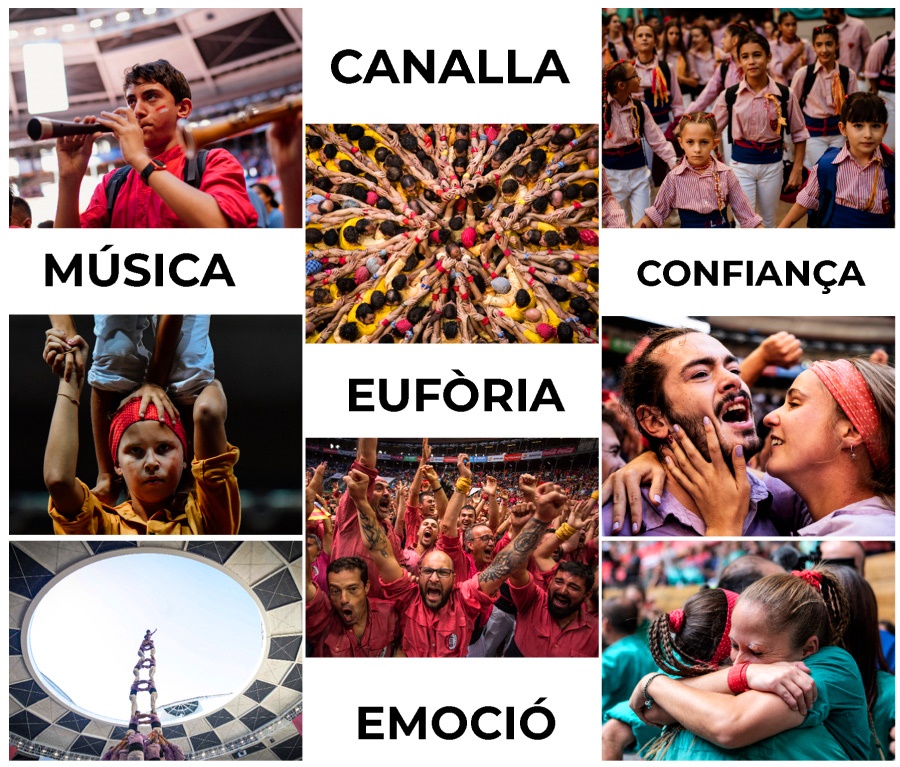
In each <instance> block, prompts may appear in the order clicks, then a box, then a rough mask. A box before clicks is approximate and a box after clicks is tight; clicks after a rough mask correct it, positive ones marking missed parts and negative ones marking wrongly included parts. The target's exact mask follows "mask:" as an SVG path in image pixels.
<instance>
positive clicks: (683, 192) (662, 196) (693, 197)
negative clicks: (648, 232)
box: [644, 157, 762, 229]
mask: <svg viewBox="0 0 900 767" xmlns="http://www.w3.org/2000/svg"><path fill="white" fill-rule="evenodd" d="M710 159H711V161H712V162H711V163H710V164H709V166H708V167H706V168H704V169H703V170H700V171H698V170H695V169H694V168H692V167H691V164H690V163H689V162H688V159H687V157H683V158H682V159H681V162H680V163H679V164H678V165H677V166H676V167H675V168H674V169H673V170H672V171H671V172H670V173H669V175H667V176H666V178H665V180H664V181H663V182H662V186H660V188H659V193H658V194H657V195H656V201H655V203H654V204H653V206H652V207H650V208H647V210H645V211H644V212H645V213H646V214H647V216H648V217H649V218H650V220H651V221H652V222H653V223H654V224H656V226H658V227H661V226H662V225H663V224H664V223H665V221H666V219H667V218H668V217H669V214H670V213H671V212H672V209H673V208H679V209H685V210H693V211H695V212H697V213H712V212H714V211H716V210H721V209H722V208H723V207H725V206H726V205H730V206H731V209H732V210H733V211H734V215H735V217H736V218H737V220H738V221H740V222H741V226H742V227H743V228H744V229H753V228H755V227H757V226H759V225H760V224H761V223H762V216H760V215H757V214H756V213H754V211H753V207H752V206H751V205H750V200H748V199H747V195H746V194H745V192H744V190H743V189H742V188H741V185H740V183H739V182H738V180H737V177H736V176H735V175H734V171H732V170H731V168H729V167H728V166H727V165H725V163H723V162H720V161H719V160H717V159H716V158H715V157H711V158H710ZM716 174H718V177H719V193H718V194H716Z"/></svg>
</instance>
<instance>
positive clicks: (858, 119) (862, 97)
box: [841, 91, 888, 125]
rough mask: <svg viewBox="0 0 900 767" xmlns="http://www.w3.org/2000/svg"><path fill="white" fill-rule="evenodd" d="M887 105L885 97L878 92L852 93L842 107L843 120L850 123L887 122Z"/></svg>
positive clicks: (845, 123)
mask: <svg viewBox="0 0 900 767" xmlns="http://www.w3.org/2000/svg"><path fill="white" fill-rule="evenodd" d="M887 119H888V114H887V107H886V106H885V105H884V99H882V98H881V96H879V95H878V94H876V93H868V92H866V93H863V92H862V91H859V92H858V93H851V94H850V95H849V96H847V100H846V101H844V106H842V107H841V122H842V123H844V125H847V124H849V123H886V122H887Z"/></svg>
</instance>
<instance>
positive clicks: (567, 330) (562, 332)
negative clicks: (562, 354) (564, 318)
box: [556, 322, 575, 344]
mask: <svg viewBox="0 0 900 767" xmlns="http://www.w3.org/2000/svg"><path fill="white" fill-rule="evenodd" d="M574 335H575V331H574V330H572V326H571V325H570V324H569V323H568V322H560V323H559V325H557V326H556V338H557V340H558V341H559V342H560V343H561V344H570V343H572V338H573V337H574Z"/></svg>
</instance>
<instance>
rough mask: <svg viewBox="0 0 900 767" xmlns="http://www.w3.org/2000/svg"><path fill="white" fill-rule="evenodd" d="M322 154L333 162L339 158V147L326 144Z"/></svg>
mask: <svg viewBox="0 0 900 767" xmlns="http://www.w3.org/2000/svg"><path fill="white" fill-rule="evenodd" d="M322 154H324V155H325V157H326V158H327V159H329V160H333V159H334V158H335V157H337V147H336V146H335V145H334V144H325V147H324V148H323V149H322Z"/></svg>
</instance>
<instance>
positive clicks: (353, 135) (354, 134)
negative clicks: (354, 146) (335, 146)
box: [347, 125, 366, 141]
mask: <svg viewBox="0 0 900 767" xmlns="http://www.w3.org/2000/svg"><path fill="white" fill-rule="evenodd" d="M365 135H366V131H365V130H364V129H363V127H362V125H351V126H350V127H349V128H348V129H347V138H348V139H350V140H351V141H359V140H360V139H361V138H362V137H363V136H365Z"/></svg>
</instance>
